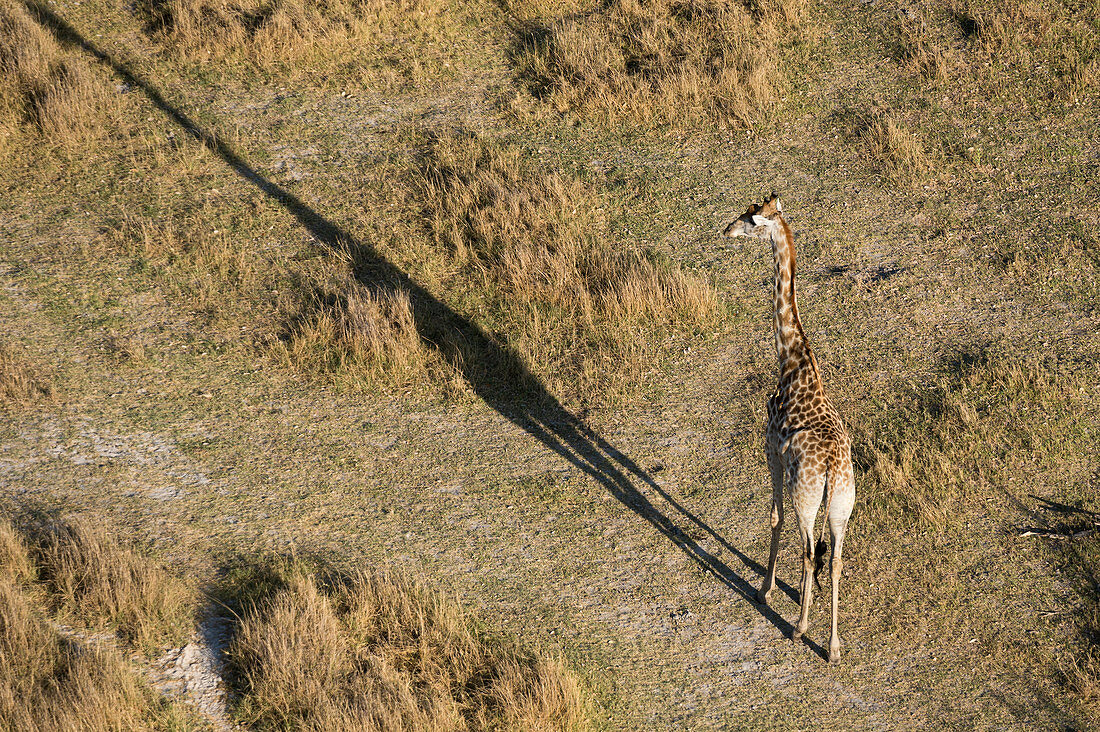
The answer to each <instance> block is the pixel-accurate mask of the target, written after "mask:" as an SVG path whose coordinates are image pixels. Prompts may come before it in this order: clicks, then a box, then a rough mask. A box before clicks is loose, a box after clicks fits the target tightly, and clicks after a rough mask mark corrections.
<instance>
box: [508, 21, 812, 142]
mask: <svg viewBox="0 0 1100 732" xmlns="http://www.w3.org/2000/svg"><path fill="white" fill-rule="evenodd" d="M804 7H805V3H804V2H803V1H802V0H784V1H782V2H776V3H771V2H769V3H748V2H745V3H742V2H715V1H713V0H655V1H654V2H639V1H638V0H613V1H612V2H608V3H606V4H604V3H584V5H583V6H582V7H578V8H576V9H575V10H574V12H569V13H566V14H565V15H563V16H561V17H554V18H545V16H544V15H543V14H544V13H545V12H546V11H545V10H544V9H542V6H541V5H540V4H537V3H528V2H525V1H524V0H516V1H514V2H512V3H510V9H511V10H512V11H513V12H514V13H516V14H517V15H518V16H519V17H521V18H522V19H524V20H526V21H528V22H527V23H525V27H526V30H525V31H524V32H523V33H522V39H521V41H520V44H519V48H518V50H517V51H516V52H515V54H514V55H515V59H514V60H515V64H516V66H517V69H518V72H519V74H520V76H521V77H522V78H524V79H525V80H527V82H528V84H529V85H530V87H531V88H532V90H533V92H534V93H535V94H536V95H537V96H539V97H542V98H544V99H546V100H547V101H548V102H549V103H550V104H551V105H552V106H553V107H554V108H555V109H556V110H557V111H559V112H565V111H566V110H573V111H576V112H579V113H581V114H585V115H596V116H602V117H606V118H609V119H611V120H617V119H629V120H634V121H640V122H668V123H673V124H676V123H685V122H688V123H693V122H694V123H698V122H718V123H720V124H724V125H729V126H735V127H743V126H749V125H751V124H752V121H753V120H754V119H755V118H757V117H758V115H759V113H760V110H761V109H762V108H763V107H764V106H766V105H767V104H769V103H771V102H773V101H775V100H776V99H777V97H778V96H779V94H780V93H781V90H782V88H783V85H784V80H783V76H782V73H781V71H780V57H781V55H782V50H783V48H784V46H786V45H790V44H791V43H792V42H793V41H794V40H795V39H797V38H798V37H799V33H800V24H801V20H802V16H803V14H804ZM532 19H537V20H534V22H530V21H531V20H532Z"/></svg>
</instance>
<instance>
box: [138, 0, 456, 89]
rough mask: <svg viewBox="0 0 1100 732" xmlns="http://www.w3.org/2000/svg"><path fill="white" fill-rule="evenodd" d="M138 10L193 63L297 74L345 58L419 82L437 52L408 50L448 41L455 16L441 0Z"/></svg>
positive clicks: (172, 0) (237, 0)
mask: <svg viewBox="0 0 1100 732" xmlns="http://www.w3.org/2000/svg"><path fill="white" fill-rule="evenodd" d="M137 7H138V9H139V12H140V13H141V14H142V15H143V16H144V17H145V18H147V19H148V23H149V30H151V31H152V32H153V34H154V35H155V36H157V37H159V38H160V39H161V40H163V41H165V42H167V43H168V44H169V45H171V46H172V47H173V48H174V49H176V50H177V51H181V52H183V53H184V54H185V56H186V58H187V60H188V61H190V62H194V63H204V62H209V61H216V60H223V59H228V58H232V59H234V60H237V61H241V62H243V63H246V64H250V65H256V66H259V67H261V68H265V69H270V68H276V67H277V68H279V69H280V70H284V71H286V70H298V71H300V70H301V68H300V65H301V64H302V63H308V65H309V66H311V67H314V69H315V68H316V67H317V66H332V65H334V64H339V63H340V61H341V60H342V59H343V56H344V55H348V56H349V59H350V63H349V64H348V65H347V71H348V72H349V73H360V72H361V71H362V69H360V68H358V67H359V66H360V65H362V64H363V62H364V61H367V65H370V64H372V63H380V64H383V65H386V66H389V67H391V71H393V72H396V73H398V74H401V75H404V77H405V78H407V79H415V78H417V77H418V76H419V75H420V74H421V71H422V69H421V67H422V66H424V65H426V64H432V63H437V62H438V58H437V56H438V55H439V54H438V53H434V54H427V55H426V54H424V53H423V52H422V51H421V52H419V53H410V52H409V47H417V46H419V47H421V48H422V47H423V46H425V45H433V44H434V43H436V42H437V41H438V40H439V39H440V38H442V37H445V35H446V24H445V22H444V17H445V15H446V13H447V12H448V10H451V12H453V9H449V8H448V7H447V6H446V5H445V4H444V3H440V2H425V1H423V0H400V1H399V2H385V1H383V0H326V1H325V2H321V3H316V2H309V1H308V0H287V1H284V2H271V1H270V0H230V1H228V2H225V1H223V0H142V1H141V2H140V3H138V4H137ZM452 20H453V18H452ZM364 49H369V56H368V57H367V58H364V55H363V50H364ZM372 59H373V61H372Z"/></svg>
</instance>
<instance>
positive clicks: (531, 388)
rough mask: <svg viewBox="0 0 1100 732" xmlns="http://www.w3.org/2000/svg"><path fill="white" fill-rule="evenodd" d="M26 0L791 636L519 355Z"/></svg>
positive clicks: (476, 387)
mask: <svg viewBox="0 0 1100 732" xmlns="http://www.w3.org/2000/svg"><path fill="white" fill-rule="evenodd" d="M24 5H25V6H26V7H27V8H28V10H29V11H30V12H31V14H32V16H34V17H35V18H36V19H37V20H38V22H39V23H41V24H42V25H43V26H45V27H46V28H48V29H49V30H50V31H51V32H52V33H53V35H54V36H55V38H57V40H58V41H59V42H60V43H61V44H62V45H65V46H72V47H76V48H78V49H80V50H82V51H84V52H85V53H88V54H90V55H91V56H93V57H95V58H96V59H97V60H98V61H99V62H101V63H103V64H105V65H106V66H108V67H109V68H110V69H111V70H112V71H113V72H114V73H115V74H116V75H117V76H118V77H120V78H121V79H122V80H123V81H124V82H125V83H126V84H128V85H129V86H130V87H132V88H136V89H141V90H142V91H143V92H144V94H145V95H146V96H147V98H148V99H149V100H150V101H151V102H152V103H153V104H154V105H155V106H157V107H158V108H159V109H160V110H161V111H162V112H163V113H164V114H165V115H167V116H168V117H169V118H170V119H171V120H172V121H173V122H175V123H176V124H177V125H178V126H179V127H180V128H181V129H182V130H183V131H184V132H185V133H186V134H187V135H189V136H190V137H192V138H193V139H195V140H196V141H197V142H199V143H200V144H201V145H203V146H204V147H206V148H207V149H208V150H209V151H211V152H212V153H214V154H215V155H217V156H218V157H220V158H221V159H222V160H223V161H224V162H225V164H226V165H227V166H229V167H230V168H231V169H232V170H233V171H234V172H235V173H236V174H237V175H238V176H240V177H241V178H242V179H243V180H244V181H246V182H248V183H250V184H252V185H254V186H255V187H256V188H257V189H259V190H260V191H261V192H262V193H263V194H264V195H266V196H267V197H268V198H269V199H271V200H272V201H274V202H275V203H277V204H278V205H279V206H281V207H282V208H283V209H285V210H286V211H287V212H288V213H289V214H290V215H291V216H293V217H294V218H295V219H296V220H297V221H298V222H299V224H300V225H301V226H302V227H303V228H304V229H305V230H306V231H308V232H309V233H310V234H311V235H312V236H313V238H314V239H315V240H316V241H317V242H318V243H319V244H320V245H322V246H324V247H327V248H330V249H333V250H340V251H346V252H350V253H351V255H352V260H353V268H354V273H355V276H356V278H357V279H358V280H359V281H360V282H361V283H362V284H363V285H364V286H365V287H367V288H369V289H372V290H374V291H375V292H379V293H385V292H395V291H398V290H400V291H403V292H405V293H407V294H408V296H409V301H410V305H411V308H412V314H413V321H414V323H415V328H416V331H417V334H418V335H419V338H420V339H421V341H422V343H423V344H424V345H425V347H426V348H429V349H434V350H435V351H437V352H438V353H439V355H440V356H441V357H442V358H443V360H444V361H445V362H446V363H448V364H449V365H450V367H451V368H453V369H454V370H455V371H456V372H458V373H459V374H461V375H462V377H463V378H464V379H465V380H466V382H467V383H468V384H469V385H470V387H471V389H472V390H473V391H474V392H475V393H476V394H477V395H478V396H479V397H480V398H481V399H482V400H484V402H485V403H486V404H487V405H488V406H490V407H492V408H493V409H494V410H495V411H496V412H497V413H499V414H500V415H501V416H503V417H505V418H506V419H508V420H509V421H511V422H512V423H513V424H515V425H516V426H518V427H520V428H521V429H523V430H524V431H525V432H527V433H528V434H529V435H531V436H533V437H534V438H535V439H537V440H538V441H539V442H541V443H542V444H543V445H545V446H546V447H547V448H549V449H550V450H552V451H553V452H554V453H556V454H557V455H559V456H560V457H561V458H562V459H564V460H566V461H567V462H568V463H570V464H571V465H573V466H574V467H576V468H577V469H579V470H581V471H583V472H584V473H585V474H587V475H588V476H590V477H591V478H592V479H594V480H595V481H597V482H598V483H599V484H600V485H601V486H603V488H604V489H606V490H607V491H608V492H609V493H610V494H611V495H612V496H614V497H615V498H616V499H617V500H618V501H619V502H620V503H621V504H622V505H623V506H625V507H627V508H628V509H630V510H631V511H632V512H634V513H635V514H636V515H637V516H638V517H639V518H641V519H643V520H644V521H646V522H647V523H648V524H649V525H650V526H652V527H653V528H654V529H655V530H656V531H657V532H658V533H660V534H661V535H662V536H664V537H665V538H666V539H668V540H669V541H670V542H671V543H672V544H674V545H675V546H676V547H678V548H679V549H680V550H681V551H682V552H683V553H684V554H685V555H686V556H687V557H688V558H689V559H690V560H691V561H692V562H694V563H695V564H696V565H697V566H698V567H699V568H700V569H701V570H702V571H703V572H705V573H706V574H708V575H709V576H711V577H712V578H713V579H715V580H716V581H718V582H720V583H722V584H723V585H724V586H726V587H727V588H729V589H730V590H732V591H733V592H734V593H735V594H736V595H738V596H739V597H741V598H742V599H744V600H747V601H749V602H750V603H752V604H753V605H754V606H755V607H756V608H757V609H758V611H759V612H760V613H761V615H762V616H763V617H764V618H765V619H767V620H768V621H769V622H770V623H772V624H773V625H774V626H775V627H776V628H778V629H779V630H780V631H781V632H782V633H783V634H785V635H787V636H790V635H791V634H792V633H793V631H794V626H793V625H791V624H790V623H788V622H787V621H786V620H784V619H783V617H782V616H780V615H779V614H778V613H776V612H775V611H773V610H772V609H771V608H769V607H767V606H766V605H762V604H759V603H757V602H756V588H755V587H754V586H753V585H752V584H751V583H750V582H749V581H748V580H746V579H745V578H744V577H743V576H742V575H741V574H739V573H738V572H736V571H734V569H732V568H731V567H730V566H729V565H727V564H726V563H725V562H723V561H722V560H721V559H720V558H718V557H717V556H715V555H714V554H713V553H711V552H709V551H707V549H705V548H704V547H703V546H701V545H700V543H699V542H698V541H697V540H696V539H694V538H692V536H690V535H689V534H688V532H687V530H685V528H684V527H685V526H691V527H694V528H695V529H696V530H701V531H702V532H704V533H705V534H706V535H708V536H709V537H711V538H712V539H714V540H715V541H716V542H717V543H718V544H719V545H720V546H721V547H722V548H723V549H725V550H726V551H728V552H729V553H730V554H731V555H733V556H734V557H736V558H737V559H738V561H740V562H741V563H742V564H743V565H744V567H745V568H746V569H747V570H749V571H751V572H753V573H755V574H756V575H757V576H759V577H762V576H763V574H764V568H763V567H762V566H761V565H759V564H758V563H756V562H755V561H753V560H752V559H750V558H749V557H748V556H747V555H745V554H744V553H742V552H741V551H740V550H738V549H737V548H736V547H735V546H733V545H732V544H731V543H730V542H728V541H727V540H726V539H725V538H724V537H722V536H721V535H720V534H719V533H718V532H716V531H715V530H714V529H713V528H711V527H710V526H708V525H707V524H706V523H705V522H704V521H702V520H701V519H700V518H699V517H698V516H696V515H695V514H694V513H692V512H691V511H690V510H688V509H687V508H686V507H685V506H683V505H682V504H681V503H679V502H678V501H677V500H676V499H675V498H674V497H673V496H672V495H670V494H669V493H668V492H667V491H666V490H664V489H663V488H662V487H661V486H660V485H659V484H658V483H657V482H656V481H655V480H654V479H653V478H652V477H651V476H650V475H649V474H648V473H647V472H646V471H644V470H643V469H642V468H640V467H639V466H638V465H637V464H636V463H635V462H634V461H633V460H632V459H631V458H629V457H628V456H627V455H625V454H624V453H623V452H621V451H620V450H618V449H616V448H615V447H613V446H612V445H611V444H609V443H608V442H607V441H606V440H604V439H603V438H602V437H601V436H600V435H598V434H597V433H596V432H595V431H594V430H592V429H591V428H590V427H589V426H588V425H587V424H586V423H585V422H584V421H583V420H582V419H581V418H579V417H578V416H576V415H575V414H573V413H572V412H571V411H569V410H568V409H566V408H565V407H564V406H563V405H562V404H561V403H560V402H559V401H558V400H557V399H556V398H555V397H554V396H553V395H552V394H551V393H550V392H549V391H548V390H547V389H546V388H545V386H544V385H543V384H542V383H541V381H540V380H539V379H538V378H537V377H536V376H535V375H534V374H533V373H532V372H531V371H530V370H529V369H528V368H527V366H526V365H525V364H524V363H523V360H522V359H521V358H520V357H519V356H518V355H517V354H515V353H514V352H513V351H511V350H510V349H508V348H505V347H503V346H501V345H500V344H499V343H497V342H496V341H495V340H494V339H493V338H491V337H490V336H489V335H488V334H487V333H486V332H485V331H484V330H482V329H481V328H480V327H479V326H478V325H477V324H476V323H474V322H472V321H471V320H469V319H468V318H466V317H465V316H463V315H462V314H460V313H458V312H456V311H455V310H453V309H452V308H450V307H449V306H447V305H446V304H445V303H443V302H442V301H441V300H439V299H438V298H437V297H435V296H434V295H433V294H431V293H430V292H429V291H428V290H426V289H425V288H424V287H423V286H421V285H420V284H418V283H417V282H415V281H413V280H412V279H411V278H410V277H409V275H408V274H407V273H405V272H404V271H402V270H401V269H400V268H398V267H397V266H396V265H394V264H393V263H392V262H390V261H389V260H387V259H386V258H385V257H384V256H382V255H381V254H380V253H379V252H378V251H377V250H375V249H374V248H373V247H372V246H370V245H369V244H368V243H366V242H363V241H360V240H358V239H357V238H356V237H354V236H353V235H352V234H351V233H350V232H348V231H346V230H344V229H342V228H341V227H339V226H337V225H336V224H335V223H333V222H332V221H330V220H329V219H327V218H325V217H324V216H322V215H321V214H319V213H318V212H317V211H315V210H314V209H312V208H311V207H310V206H308V205H307V204H306V203H305V202H303V201H302V200H301V199H299V198H298V197H296V196H295V195H293V194H292V193H290V192H289V191H287V190H285V189H283V188H282V187H280V186H279V185H277V184H275V183H273V182H272V181H271V180H269V179H268V178H266V177H264V176H263V175H262V174H260V173H259V172H258V171H256V170H255V169H254V168H252V167H251V166H250V165H249V164H248V163H247V162H246V161H245V159H244V158H242V157H241V156H240V155H238V154H237V153H236V152H234V151H233V150H232V148H230V146H229V145H227V144H226V143H225V142H223V141H222V140H221V139H220V138H218V137H217V135H215V134H214V133H213V132H211V131H209V130H207V129H204V128H203V127H201V126H199V125H198V124H197V123H196V122H194V121H193V120H191V119H190V118H189V117H188V116H187V115H186V114H184V113H183V112H182V111H180V110H179V109H177V108H176V107H174V106H173V105H172V104H171V103H169V102H168V101H167V100H166V99H165V98H164V97H163V95H162V94H161V93H160V92H159V91H158V90H157V89H156V88H155V87H153V86H152V85H151V84H150V83H148V82H147V81H145V80H144V79H142V78H141V77H139V76H138V75H137V74H135V73H134V72H132V71H131V70H130V69H129V68H127V67H126V66H125V65H123V64H121V63H120V62H118V61H116V60H115V59H114V58H112V57H111V56H110V55H109V54H108V53H106V52H105V51H103V50H101V49H100V48H98V47H97V46H95V45H94V44H93V43H91V42H90V41H89V40H87V39H86V38H84V37H83V36H81V35H80V34H79V33H78V32H77V31H76V30H75V29H74V28H73V27H72V26H70V25H69V24H68V23H66V22H65V21H64V20H63V19H61V18H60V17H58V16H57V15H56V14H55V13H53V12H52V11H51V10H50V9H49V8H47V7H45V6H44V5H42V4H40V3H38V2H34V0H24ZM647 492H648V493H650V494H652V495H654V496H656V497H659V498H660V499H661V500H662V501H663V502H664V503H665V504H667V505H668V506H669V507H670V508H671V513H672V515H673V516H674V517H675V518H672V517H670V516H669V515H667V514H666V513H663V512H662V511H661V510H660V509H659V508H658V507H657V505H655V504H654V503H653V501H652V500H651V499H650V498H649V497H648V496H647V495H646V493H647ZM778 586H779V587H780V589H782V590H783V591H784V592H786V593H787V594H788V595H789V596H791V597H792V599H796V598H797V592H795V590H794V589H793V588H792V587H790V586H789V585H786V584H783V583H780V584H779V585H778ZM808 643H809V645H810V646H811V647H813V648H814V649H815V650H816V651H817V652H818V654H819V655H821V656H822V657H825V652H824V649H822V648H821V647H820V646H818V645H817V644H814V643H812V642H808Z"/></svg>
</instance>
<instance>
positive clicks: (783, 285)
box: [772, 217, 817, 378]
mask: <svg viewBox="0 0 1100 732" xmlns="http://www.w3.org/2000/svg"><path fill="white" fill-rule="evenodd" d="M778 223H779V226H778V227H776V230H775V233H774V234H773V235H772V257H773V259H774V260H775V293H774V298H773V300H774V305H775V320H774V325H775V352H776V354H777V355H778V356H779V375H780V377H781V378H782V377H783V376H785V375H788V374H790V373H791V372H792V371H794V370H797V369H799V368H801V367H804V365H808V366H809V368H811V369H812V370H813V371H814V372H815V373H816V371H817V364H816V363H815V362H814V357H813V353H812V352H811V351H810V344H809V343H808V342H807V341H806V334H805V332H803V330H802V322H801V321H800V320H799V319H798V304H797V303H796V302H795V295H794V237H793V236H792V235H791V229H790V227H789V226H787V222H786V221H784V220H783V219H782V217H780V218H779V219H778ZM807 362H808V364H807Z"/></svg>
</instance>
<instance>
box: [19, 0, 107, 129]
mask: <svg viewBox="0 0 1100 732" xmlns="http://www.w3.org/2000/svg"><path fill="white" fill-rule="evenodd" d="M109 98H110V95H109V93H108V91H107V89H106V87H105V86H104V85H103V84H102V83H101V82H99V80H98V79H96V78H94V77H93V75H92V73H91V71H90V70H89V68H88V66H87V65H86V64H85V63H84V62H83V61H82V60H81V59H79V58H75V57H72V56H70V55H68V54H66V53H64V52H63V51H62V50H61V49H60V47H59V46H58V45H57V42H56V41H55V40H54V38H53V36H52V35H51V34H50V33H49V31H47V30H46V29H45V28H43V27H42V26H41V25H39V24H38V23H37V22H36V21H35V20H34V18H32V17H31V15H30V14H29V13H28V12H27V10H26V8H25V7H24V6H23V5H22V4H21V3H16V2H11V3H4V4H2V5H0V129H4V130H5V131H6V134H7V135H10V134H12V133H13V132H15V131H16V130H17V129H18V128H19V127H20V126H23V125H30V126H31V127H32V128H34V129H37V130H38V131H39V132H40V133H41V134H42V135H43V136H44V137H45V138H46V139H48V140H49V141H50V142H51V143H55V144H58V145H60V146H61V147H63V148H66V149H70V150H71V149H72V148H74V147H76V146H79V145H81V144H83V143H85V142H87V141H89V140H90V139H91V138H93V137H95V135H96V134H97V133H99V132H100V131H102V130H103V129H104V128H105V119H106V117H105V114H106V111H107V105H108V102H107V100H108V99H109ZM5 136H6V135H5Z"/></svg>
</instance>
